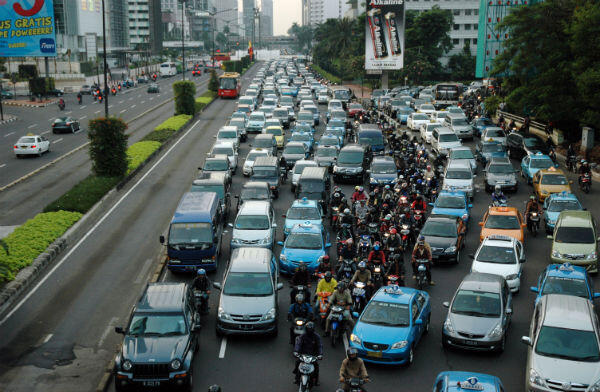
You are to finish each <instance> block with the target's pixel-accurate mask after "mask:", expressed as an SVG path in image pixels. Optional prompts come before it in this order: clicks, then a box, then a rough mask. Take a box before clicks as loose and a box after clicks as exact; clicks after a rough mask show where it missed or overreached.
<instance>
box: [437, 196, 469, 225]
mask: <svg viewBox="0 0 600 392" xmlns="http://www.w3.org/2000/svg"><path fill="white" fill-rule="evenodd" d="M429 205H430V206H432V207H433V209H432V210H431V215H451V216H456V217H460V218H462V220H463V221H465V222H468V221H469V217H470V215H471V208H472V207H473V204H470V203H469V198H468V196H467V194H466V193H465V192H459V191H441V192H440V194H439V195H438V197H437V199H436V200H435V202H434V203H429Z"/></svg>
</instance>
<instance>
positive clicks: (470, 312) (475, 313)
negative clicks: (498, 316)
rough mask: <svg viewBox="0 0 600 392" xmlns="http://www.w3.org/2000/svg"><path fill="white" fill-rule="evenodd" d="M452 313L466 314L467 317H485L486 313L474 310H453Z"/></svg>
mask: <svg viewBox="0 0 600 392" xmlns="http://www.w3.org/2000/svg"><path fill="white" fill-rule="evenodd" d="M452 313H456V314H464V315H465V316H475V317H485V314H484V313H480V312H475V311H473V310H471V311H468V310H453V311H452Z"/></svg>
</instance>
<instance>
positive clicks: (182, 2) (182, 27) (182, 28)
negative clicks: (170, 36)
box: [181, 0, 185, 80]
mask: <svg viewBox="0 0 600 392" xmlns="http://www.w3.org/2000/svg"><path fill="white" fill-rule="evenodd" d="M181 59H182V61H183V67H182V69H183V80H185V0H181Z"/></svg>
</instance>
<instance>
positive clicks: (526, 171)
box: [521, 152, 558, 184]
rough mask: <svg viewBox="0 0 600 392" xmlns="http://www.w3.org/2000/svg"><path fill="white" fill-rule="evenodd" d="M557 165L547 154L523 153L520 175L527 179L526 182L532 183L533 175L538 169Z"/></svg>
mask: <svg viewBox="0 0 600 392" xmlns="http://www.w3.org/2000/svg"><path fill="white" fill-rule="evenodd" d="M553 166H555V167H557V166H558V165H555V164H554V162H552V159H551V158H550V157H549V156H548V155H544V154H542V153H541V152H537V153H535V154H531V155H525V156H524V157H523V159H522V160H521V177H523V178H524V179H526V180H527V183H528V184H531V183H532V180H533V176H534V175H535V173H537V172H538V171H540V170H545V169H549V168H551V167H553Z"/></svg>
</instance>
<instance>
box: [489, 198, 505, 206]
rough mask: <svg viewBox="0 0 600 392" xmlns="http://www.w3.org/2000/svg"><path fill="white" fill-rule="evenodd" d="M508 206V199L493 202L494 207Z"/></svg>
mask: <svg viewBox="0 0 600 392" xmlns="http://www.w3.org/2000/svg"><path fill="white" fill-rule="evenodd" d="M506 206H507V201H506V198H502V199H499V200H494V201H492V207H506Z"/></svg>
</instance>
